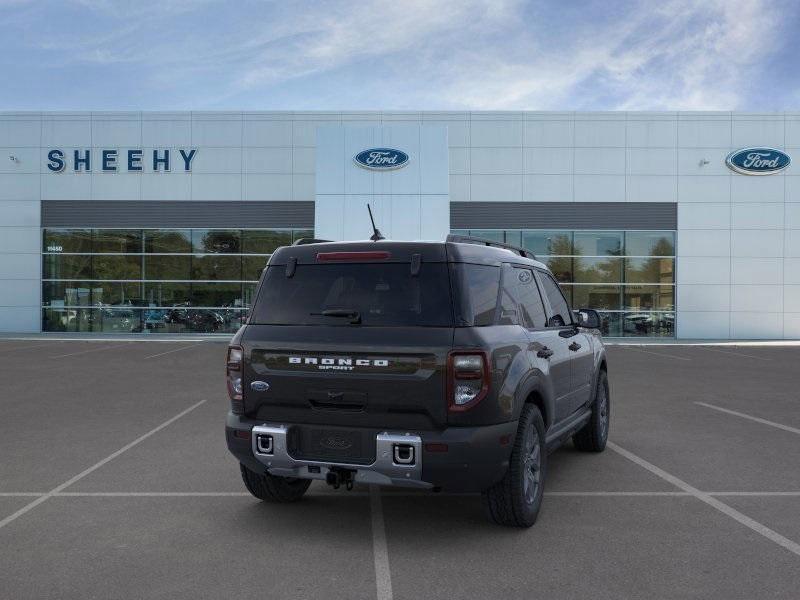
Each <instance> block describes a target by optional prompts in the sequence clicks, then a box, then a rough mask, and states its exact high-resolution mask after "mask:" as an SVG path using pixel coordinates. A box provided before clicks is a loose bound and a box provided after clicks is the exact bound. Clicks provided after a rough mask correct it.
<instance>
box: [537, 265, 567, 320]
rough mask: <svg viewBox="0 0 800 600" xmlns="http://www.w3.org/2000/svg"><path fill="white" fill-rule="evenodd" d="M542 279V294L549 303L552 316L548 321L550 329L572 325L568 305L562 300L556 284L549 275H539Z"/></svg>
mask: <svg viewBox="0 0 800 600" xmlns="http://www.w3.org/2000/svg"><path fill="white" fill-rule="evenodd" d="M540 275H541V278H542V285H543V286H544V293H545V294H546V295H547V299H548V300H549V302H550V308H551V309H552V314H551V316H550V320H549V323H548V324H549V326H550V327H563V326H564V325H569V324H570V323H572V315H571V314H570V312H569V305H568V304H567V301H566V300H565V299H564V295H563V294H562V293H561V290H560V289H559V287H558V284H557V283H556V282H555V280H554V279H553V278H552V277H551V276H550V274H549V273H540Z"/></svg>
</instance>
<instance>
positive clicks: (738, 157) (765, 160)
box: [725, 148, 792, 175]
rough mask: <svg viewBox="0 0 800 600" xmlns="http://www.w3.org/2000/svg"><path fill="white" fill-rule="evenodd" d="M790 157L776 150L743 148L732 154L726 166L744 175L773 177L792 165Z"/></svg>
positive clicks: (726, 160)
mask: <svg viewBox="0 0 800 600" xmlns="http://www.w3.org/2000/svg"><path fill="white" fill-rule="evenodd" d="M791 162H792V159H791V158H789V155H788V154H786V153H785V152H781V151H780V150H775V148H742V149H741V150H736V151H734V152H731V153H730V154H729V155H728V157H727V158H726V159H725V164H727V165H728V167H729V168H730V169H732V170H734V171H736V172H737V173H742V174H743V175H772V174H773V173H778V172H779V171H783V170H784V169H785V168H786V167H788V166H789V164H791Z"/></svg>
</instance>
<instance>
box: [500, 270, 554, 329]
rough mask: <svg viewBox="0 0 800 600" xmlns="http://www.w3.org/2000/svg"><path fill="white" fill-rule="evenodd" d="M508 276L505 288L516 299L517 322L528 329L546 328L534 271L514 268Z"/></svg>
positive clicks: (508, 272) (507, 272) (542, 305)
mask: <svg viewBox="0 0 800 600" xmlns="http://www.w3.org/2000/svg"><path fill="white" fill-rule="evenodd" d="M506 274H507V278H506V281H504V283H503V288H504V290H506V289H507V290H508V293H509V294H510V296H511V297H512V298H513V299H514V303H515V308H516V311H517V315H516V316H517V322H518V323H519V324H520V325H522V326H523V327H526V328H528V329H533V328H536V327H544V325H545V313H544V304H543V303H542V297H541V295H540V294H539V288H538V286H537V285H536V278H535V277H534V276H533V271H531V270H530V269H520V268H514V267H512V268H509V269H508V270H507V271H506Z"/></svg>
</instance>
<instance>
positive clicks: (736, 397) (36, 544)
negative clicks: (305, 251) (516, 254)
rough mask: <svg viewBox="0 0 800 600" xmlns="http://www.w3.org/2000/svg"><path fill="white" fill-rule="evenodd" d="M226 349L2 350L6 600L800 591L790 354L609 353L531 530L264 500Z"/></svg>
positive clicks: (422, 496)
mask: <svg viewBox="0 0 800 600" xmlns="http://www.w3.org/2000/svg"><path fill="white" fill-rule="evenodd" d="M224 353H225V344H224V342H221V341H216V340H169V341H144V340H120V339H116V340H100V341H55V340H51V339H42V338H39V339H35V340H31V341H19V340H8V339H3V340H0V415H2V418H0V453H2V456H3V460H2V461H0V547H1V548H3V550H2V551H0V598H15V599H17V598H41V597H61V598H88V597H103V598H124V597H131V596H136V597H157V598H158V597H167V596H168V597H169V598H170V599H175V598H184V597H186V598H220V597H229V596H234V595H235V596H239V597H246V598H249V597H255V596H262V597H263V596H268V597H270V598H297V597H302V598H339V597H341V598H376V597H377V598H380V599H381V600H386V599H387V598H392V597H393V598H412V597H424V598H460V597H477V598H480V597H489V596H492V597H500V596H502V597H506V598H530V597H534V596H545V595H547V596H549V597H554V598H561V597H563V598H573V597H579V596H589V595H591V597H593V598H622V597H626V598H634V597H651V598H652V597H655V598H662V597H669V598H678V597H680V598H684V597H694V598H704V599H706V598H720V599H722V598H724V599H726V600H727V599H730V598H761V597H774V598H794V597H796V590H797V589H800V545H798V543H799V542H800V526H799V525H798V523H799V522H800V520H798V519H797V515H798V514H800V463H798V461H797V456H798V455H800V433H798V432H800V397H798V394H797V388H796V385H797V383H796V382H797V377H796V367H795V365H796V363H797V362H798V359H800V348H791V347H779V348H761V347H741V348H740V347H735V346H678V345H664V346H659V345H648V346H612V347H610V348H609V361H610V373H611V377H610V381H611V389H612V398H613V412H612V430H611V440H612V441H613V445H612V446H611V447H610V448H609V449H608V450H607V451H606V452H604V453H603V454H600V455H586V454H582V453H579V452H577V451H576V450H574V449H573V448H572V447H571V445H569V446H567V447H565V448H563V449H561V450H559V451H558V452H556V453H555V454H553V455H552V456H551V457H550V463H549V474H548V483H547V488H546V494H547V497H546V498H545V503H544V507H543V510H542V513H541V515H540V518H539V521H538V522H537V524H536V526H534V527H533V528H532V529H530V530H509V529H504V528H498V527H495V526H491V525H489V524H488V523H486V522H485V521H484V518H483V514H482V511H481V503H480V497H479V496H478V495H448V494H438V495H436V494H430V493H419V492H416V493H410V492H406V491H403V490H383V491H382V492H381V493H380V495H379V496H377V501H376V496H375V495H373V496H372V497H371V496H370V493H371V492H370V490H369V489H367V488H357V489H356V490H354V491H353V492H345V491H333V490H331V489H330V488H328V487H327V486H325V485H324V484H319V483H315V484H314V485H313V486H312V488H311V491H310V493H309V494H308V496H307V497H306V498H305V499H304V500H303V501H302V502H301V503H299V504H296V505H291V506H271V505H264V504H261V503H259V502H258V501H256V500H255V499H253V498H251V497H250V496H249V494H247V492H246V491H245V489H244V487H243V486H242V484H241V481H240V479H239V475H238V469H237V465H236V463H235V461H234V460H233V458H232V457H231V456H230V455H229V454H228V452H227V450H226V448H225V441H224V435H223V422H224V417H225V413H226V411H227V400H226V393H225V386H224V381H223V378H222V371H223V368H224V367H223V362H224ZM795 430H796V431H795ZM372 493H373V494H375V492H374V491H373V492H372ZM23 494H28V495H23ZM30 494H34V495H30ZM35 494H40V495H35ZM708 494H711V495H708ZM719 503H722V504H721V505H720V504H719Z"/></svg>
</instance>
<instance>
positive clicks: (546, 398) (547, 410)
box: [514, 370, 555, 429]
mask: <svg viewBox="0 0 800 600" xmlns="http://www.w3.org/2000/svg"><path fill="white" fill-rule="evenodd" d="M532 393H536V394H538V395H539V397H540V398H541V402H542V406H541V407H540V410H541V409H543V410H542V413H543V414H542V418H543V419H544V425H545V429H547V428H549V427H550V425H552V424H553V418H554V416H555V402H554V401H553V391H552V389H551V388H550V386H549V385H547V379H546V378H545V376H544V375H543V374H542V373H541V372H539V371H538V370H537V371H531V372H529V373H528V375H526V377H525V378H524V379H523V380H522V381H521V382H520V383H519V385H518V386H517V391H516V394H515V395H514V420H518V419H519V416H520V414H521V413H522V407H523V406H524V404H525V402H526V401H527V399H528V398H529V397H530V395H531V394H532Z"/></svg>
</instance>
